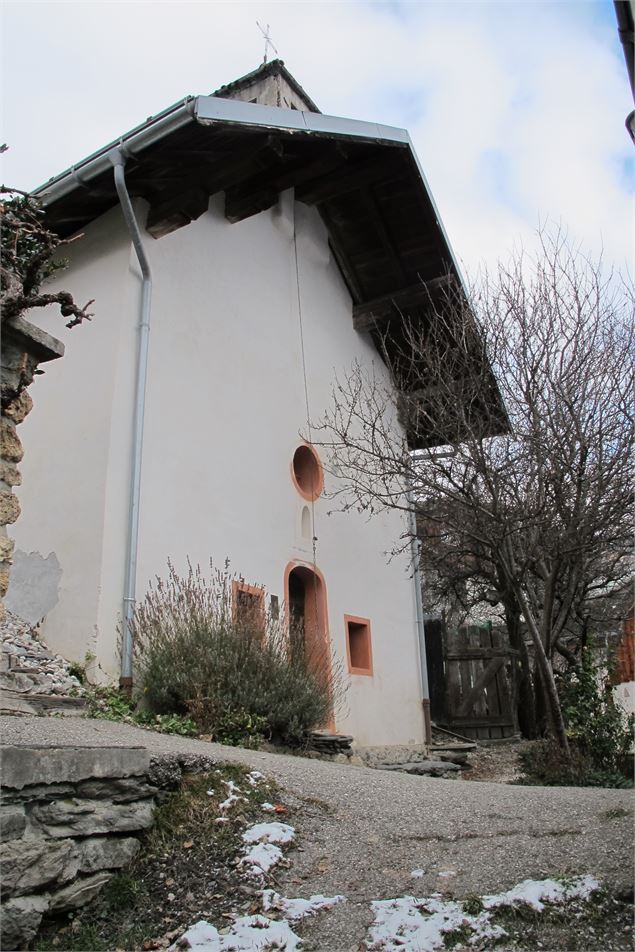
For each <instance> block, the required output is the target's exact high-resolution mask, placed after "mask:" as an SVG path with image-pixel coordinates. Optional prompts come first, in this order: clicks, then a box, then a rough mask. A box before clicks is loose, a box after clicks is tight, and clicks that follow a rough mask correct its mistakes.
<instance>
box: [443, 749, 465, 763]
mask: <svg viewBox="0 0 635 952" xmlns="http://www.w3.org/2000/svg"><path fill="white" fill-rule="evenodd" d="M437 757H438V758H439V760H443V761H445V762H446V763H449V764H458V765H459V766H461V765H462V764H466V763H467V754H461V753H456V752H455V753H453V752H452V751H449V752H448V753H439V754H437Z"/></svg>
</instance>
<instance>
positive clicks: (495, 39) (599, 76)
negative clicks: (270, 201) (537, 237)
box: [3, 0, 633, 267]
mask: <svg viewBox="0 0 635 952" xmlns="http://www.w3.org/2000/svg"><path fill="white" fill-rule="evenodd" d="M608 6H609V5H607V4H596V3H586V4H573V3H569V4H561V3H535V2H525V3H515V4H511V3H487V4H484V3H480V2H473V3H462V4H448V3H435V2H426V3H362V2H338V3H314V2H306V3H305V2H295V3H271V2H269V3H258V2H256V3H225V2H217V3H191V2H181V3H177V2H163V3H154V2H134V3H131V2H118V3H117V2H109V3H102V2H94V3H92V2H80V3H58V2H56V0H51V2H46V3H39V2H35V3H12V2H9V3H6V4H5V6H4V30H3V39H4V56H3V62H4V70H5V79H4V88H5V97H4V122H5V131H4V139H5V140H6V141H7V142H9V144H10V146H11V152H10V153H9V155H8V156H7V159H6V162H5V170H4V172H3V176H4V179H5V181H8V182H11V183H12V184H15V185H17V186H20V187H34V186H35V185H36V184H40V183H41V182H42V181H44V180H45V179H47V178H49V177H50V176H51V175H54V174H57V173H58V172H60V171H62V170H63V169H64V168H65V167H67V166H69V165H71V164H73V163H74V162H76V161H78V160H80V159H81V158H83V157H84V156H85V155H87V154H89V153H90V152H91V151H93V150H95V149H97V148H99V147H101V146H102V145H105V144H106V143H107V142H108V141H110V140H112V139H114V138H116V137H117V136H119V135H121V134H122V133H124V132H125V131H127V130H128V129H130V128H131V127H133V126H134V125H136V124H137V123H139V122H140V121H143V120H144V119H145V118H146V117H147V116H148V115H150V114H152V113H155V112H157V111H160V110H161V109H163V108H165V107H166V106H168V105H170V104H171V103H172V102H174V101H176V100H178V99H179V98H181V97H183V96H184V95H186V94H188V93H209V92H211V91H212V90H213V89H215V88H216V87H218V86H220V85H222V84H223V83H225V82H229V81H231V80H232V79H235V78H237V77H238V76H240V75H242V74H244V73H245V72H248V71H249V70H251V69H253V68H254V67H255V66H256V65H258V63H259V62H260V60H261V58H262V53H263V48H264V41H263V39H262V36H261V35H260V32H259V30H258V28H257V26H256V22H255V21H256V19H258V20H260V22H261V23H263V24H266V23H270V24H271V35H272V39H273V42H274V43H275V45H276V47H277V49H278V51H279V53H280V55H281V56H282V58H283V59H285V62H286V63H287V66H288V67H289V69H290V70H291V71H292V72H293V73H294V75H295V76H296V78H297V79H298V81H299V82H300V83H301V84H302V85H303V86H304V87H305V88H306V90H307V92H308V93H309V94H310V95H311V96H312V97H313V98H314V99H315V101H316V102H317V103H318V105H319V106H320V108H322V109H323V111H325V112H328V113H332V114H335V115H348V116H352V117H354V118H360V119H374V120H376V121H379V122H385V123H388V124H390V125H397V126H406V127H407V128H409V130H410V133H411V135H412V137H413V140H414V143H415V146H416V148H417V151H418V153H419V157H420V159H421V162H422V165H423V168H424V170H425V172H426V175H427V177H428V180H429V182H430V184H431V187H432V191H433V193H434V196H435V199H436V201H437V205H438V207H439V210H440V212H441V215H442V217H443V219H444V222H445V224H446V228H447V230H448V233H449V236H450V239H451V241H452V243H453V245H454V247H455V249H456V252H457V254H458V256H459V257H460V258H462V259H463V260H464V261H465V262H466V264H467V265H468V266H469V267H474V266H475V265H476V264H477V263H478V262H479V261H481V260H485V261H489V262H492V261H493V260H495V259H496V258H497V257H499V256H504V255H505V254H506V252H507V251H508V250H509V248H510V247H511V246H512V244H513V243H514V241H516V240H517V239H519V238H523V239H524V240H526V241H530V240H531V233H532V231H533V229H535V227H536V225H537V224H538V222H539V221H540V220H544V219H546V218H548V217H551V218H554V219H557V220H562V221H563V222H565V223H566V224H567V225H568V226H569V229H570V231H571V233H572V235H573V236H574V237H575V238H577V239H579V240H582V241H583V242H585V243H586V244H588V245H590V246H592V247H594V248H595V249H597V248H599V247H600V245H602V246H603V247H604V249H605V253H606V256H607V258H608V259H609V260H610V261H614V262H616V263H618V264H619V265H621V264H623V263H624V261H625V260H629V259H630V258H631V257H632V250H633V244H632V231H631V229H632V225H631V218H632V215H631V212H632V208H631V199H632V180H633V157H632V146H631V144H630V142H629V140H628V137H627V135H626V132H625V130H624V125H623V124H624V117H625V116H626V114H627V112H628V111H629V109H630V108H631V107H632V102H631V101H630V92H629V87H628V78H627V75H626V69H625V66H624V61H623V57H622V53H621V48H620V46H619V41H618V38H617V30H616V27H615V23H614V22H613V19H614V18H613V16H612V10H610V12H609V13H608V14H607V8H608Z"/></svg>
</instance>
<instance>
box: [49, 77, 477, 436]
mask: <svg viewBox="0 0 635 952" xmlns="http://www.w3.org/2000/svg"><path fill="white" fill-rule="evenodd" d="M283 71H284V72H283ZM271 75H276V76H282V78H284V80H285V82H287V81H288V79H289V78H291V79H292V77H291V74H290V73H288V72H287V70H286V69H284V64H282V63H281V61H274V62H272V63H270V64H266V65H264V66H262V67H260V68H259V70H256V71H254V72H253V73H250V74H248V75H247V76H245V77H243V78H242V79H240V80H237V81H236V83H235V84H229V86H226V87H222V88H221V90H219V93H221V94H223V91H224V95H227V96H228V95H230V94H231V92H232V89H233V92H237V91H244V90H245V89H248V88H249V86H250V85H253V83H254V81H256V80H261V79H262V78H263V77H265V76H271ZM293 84H295V86H296V87H297V90H300V92H301V93H302V95H306V94H304V93H303V91H302V89H301V87H300V86H299V84H297V83H296V82H295V80H293ZM297 90H295V91H296V92H297ZM298 95H299V93H298ZM307 99H308V97H307ZM308 101H309V102H311V101H310V100H308ZM115 155H123V156H124V157H125V158H126V181H127V186H128V190H129V193H130V195H131V196H132V197H133V198H134V197H142V198H144V199H145V200H146V201H147V202H148V203H149V206H150V209H149V214H148V219H147V225H146V227H147V230H148V231H149V232H150V234H152V235H153V236H154V237H155V238H160V237H162V236H163V235H165V234H167V233H169V232H170V231H174V230H175V229H177V228H180V227H182V226H184V225H187V224H189V222H191V221H193V220H194V219H196V218H198V217H199V216H200V215H201V214H203V212H204V211H206V209H207V207H208V203H209V198H210V196H211V195H214V194H216V193H218V192H224V194H225V215H226V218H227V219H228V221H230V222H238V221H241V220H242V219H245V218H247V217H249V216H251V215H254V214H257V213H258V212H260V211H263V210H265V209H267V208H270V207H271V206H273V205H274V204H275V203H276V202H277V199H278V195H279V194H280V192H282V191H284V190H285V189H288V188H291V187H293V188H294V189H295V197H296V200H298V201H300V202H304V203H306V204H308V205H315V206H316V208H317V209H318V210H319V213H320V215H321V216H322V219H323V221H324V223H325V225H326V227H327V229H328V234H329V243H330V246H331V249H332V252H333V255H334V257H335V259H336V261H337V263H338V266H339V268H340V271H341V273H342V276H343V278H344V281H345V282H346V284H347V286H348V289H349V291H350V294H351V298H352V301H353V321H354V324H355V326H356V327H357V329H359V330H369V331H370V332H371V333H372V334H373V335H374V336H375V337H376V338H378V335H381V334H382V333H383V332H384V331H386V330H387V329H388V328H389V327H390V329H391V330H393V329H394V330H395V331H396V330H397V327H398V324H399V323H400V322H401V315H404V314H405V315H407V316H409V317H410V318H411V319H414V320H416V321H426V320H427V315H428V312H429V301H430V294H432V295H434V293H435V290H436V289H437V288H439V287H440V286H441V285H442V284H443V283H444V282H445V281H447V280H448V279H449V280H452V281H454V282H456V284H457V285H458V286H459V287H460V286H461V284H462V281H461V275H460V271H459V267H458V264H457V262H456V260H455V258H454V255H453V252H452V249H451V247H450V244H449V241H448V238H447V236H446V233H445V230H444V228H443V225H442V222H441V218H440V216H439V213H438V211H437V209H436V206H435V204H434V200H433V198H432V195H431V192H430V189H429V187H428V184H427V182H426V179H425V176H424V174H423V171H422V169H421V166H420V164H419V161H418V159H417V156H416V154H415V151H414V148H413V145H412V142H411V140H410V137H409V135H408V133H407V132H406V130H404V129H398V128H393V127H391V126H384V125H378V124H376V123H370V122H361V121H359V120H353V119H344V118H339V117H335V116H327V115H323V114H322V113H319V112H315V111H308V110H304V111H302V110H298V109H287V108H280V107H274V106H268V105H262V104H258V103H253V102H244V101H240V100H237V99H234V98H224V96H223V95H220V96H219V95H216V96H195V97H193V96H188V97H187V98H186V99H184V100H182V101H181V102H179V103H176V104H175V105H174V106H171V107H170V108H169V109H167V110H165V111H164V112H162V113H159V114H158V115H156V116H153V117H151V118H150V119H148V120H147V121H146V122H145V123H143V124H142V125H140V126H137V127H136V128H135V129H133V130H131V131H130V132H129V133H127V134H126V135H124V136H122V137H121V139H119V140H118V141H116V142H112V143H110V144H109V145H107V146H105V147H104V148H103V149H101V150H99V151H98V152H96V153H94V154H93V155H91V156H89V157H88V158H87V159H84V160H83V161H82V162H80V163H78V164H77V165H76V166H73V167H72V168H70V169H68V170H66V171H65V172H63V173H61V174H60V175H58V176H56V177H55V178H53V179H51V180H50V181H49V182H47V183H46V184H45V185H43V186H41V187H40V188H38V189H36V190H35V193H34V194H35V195H36V196H37V197H39V198H40V199H41V200H42V202H43V205H44V207H45V209H46V215H47V221H48V224H49V226H50V227H52V228H53V229H55V230H56V231H57V232H59V234H61V235H63V236H68V235H70V234H72V233H74V232H76V231H78V230H79V229H81V228H83V227H85V226H86V225H87V224H88V223H89V222H90V221H92V220H93V219H95V218H97V217H98V216H100V215H101V214H103V213H104V212H106V211H108V210H109V209H110V208H112V207H113V206H115V205H116V204H118V199H117V193H116V190H115V185H114V176H113V170H112V164H113V163H112V158H113V157H114V156H115ZM395 304H398V307H399V309H397V307H395ZM494 391H496V388H495V385H494ZM484 399H486V398H485V397H484ZM491 399H492V398H491V395H490V396H489V397H487V402H488V407H489V402H490V400H491ZM484 416H485V417H488V416H491V407H489V411H488V412H487V413H485V414H484ZM442 429H443V432H441V430H440V431H439V432H438V433H430V434H427V435H426V436H425V437H424V436H422V435H421V434H418V435H417V436H416V437H415V436H413V438H412V443H413V446H417V445H419V446H423V445H430V444H437V443H442V442H447V441H448V439H449V438H450V437H451V434H448V432H447V428H446V427H445V425H444V426H443V428H442Z"/></svg>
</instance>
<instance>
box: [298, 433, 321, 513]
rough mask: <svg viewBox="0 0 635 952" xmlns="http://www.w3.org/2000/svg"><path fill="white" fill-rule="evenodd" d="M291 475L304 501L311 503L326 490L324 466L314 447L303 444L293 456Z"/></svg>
mask: <svg viewBox="0 0 635 952" xmlns="http://www.w3.org/2000/svg"><path fill="white" fill-rule="evenodd" d="M291 474H292V476H293V482H294V483H295V488H296V489H297V490H298V492H299V493H300V495H301V496H302V497H303V498H304V499H308V500H310V501H311V502H312V501H313V500H314V499H317V498H318V496H320V495H321V493H322V490H323V489H324V473H323V471H322V464H321V463H320V460H319V457H318V455H317V453H316V452H315V450H314V449H313V447H311V446H308V445H307V444H306V443H303V444H302V446H298V448H297V450H296V451H295V453H294V454H293V462H292V463H291Z"/></svg>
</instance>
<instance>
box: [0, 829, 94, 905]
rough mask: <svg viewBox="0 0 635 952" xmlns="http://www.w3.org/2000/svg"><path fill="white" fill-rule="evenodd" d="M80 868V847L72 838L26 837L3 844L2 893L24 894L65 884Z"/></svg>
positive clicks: (11, 894)
mask: <svg viewBox="0 0 635 952" xmlns="http://www.w3.org/2000/svg"><path fill="white" fill-rule="evenodd" d="M78 871H79V849H78V848H77V846H76V844H75V843H74V842H73V841H72V840H69V839H67V840H49V839H45V838H44V837H42V836H37V837H31V836H27V837H23V838H22V839H20V840H13V841H12V842H11V843H5V844H4V845H3V847H2V895H3V898H4V897H5V896H24V895H27V894H29V893H33V892H38V891H40V890H41V889H42V888H45V887H47V886H50V885H52V884H54V885H56V886H57V885H62V884H64V883H67V882H69V881H70V880H71V879H74V878H75V876H77V873H78Z"/></svg>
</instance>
